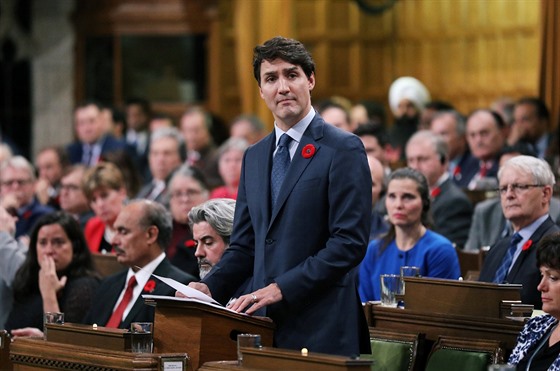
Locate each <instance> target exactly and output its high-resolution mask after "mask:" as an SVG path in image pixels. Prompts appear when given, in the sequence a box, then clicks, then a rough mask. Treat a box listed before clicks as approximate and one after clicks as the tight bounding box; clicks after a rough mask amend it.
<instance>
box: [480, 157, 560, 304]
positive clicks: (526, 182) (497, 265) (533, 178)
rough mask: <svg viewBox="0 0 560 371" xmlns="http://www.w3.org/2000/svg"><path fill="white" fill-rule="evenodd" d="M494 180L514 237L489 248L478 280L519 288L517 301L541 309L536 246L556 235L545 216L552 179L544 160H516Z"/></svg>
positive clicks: (527, 158) (528, 158)
mask: <svg viewBox="0 0 560 371" xmlns="http://www.w3.org/2000/svg"><path fill="white" fill-rule="evenodd" d="M498 180H499V193H500V197H501V201H502V210H503V212H504V216H505V217H506V219H508V220H509V221H510V222H511V225H512V227H513V232H514V233H513V235H512V236H508V237H505V238H503V239H500V240H498V242H496V243H495V244H494V245H493V246H492V247H491V248H490V251H489V252H488V255H487V256H486V259H485V260H484V265H483V266H482V270H481V272H480V278H479V280H480V281H483V282H495V283H518V284H522V285H523V288H522V289H521V301H522V302H523V303H526V304H533V305H534V306H535V309H541V308H542V300H541V294H540V292H539V291H538V290H537V285H538V284H539V282H540V280H541V273H540V271H539V268H538V267H537V260H536V245H537V243H538V242H539V241H540V240H541V238H543V237H544V236H546V235H548V234H551V233H554V232H557V231H560V228H559V227H558V226H557V225H555V224H554V222H553V221H552V219H551V218H550V215H549V206H550V199H551V197H552V187H553V185H554V182H555V181H554V175H553V174H552V171H551V170H550V166H549V165H548V164H547V163H546V162H545V161H544V160H541V159H537V158H535V157H531V156H517V157H514V158H512V159H510V160H508V161H507V162H506V163H505V164H504V165H503V166H502V167H501V168H500V171H499V172H498ZM496 227H498V226H496ZM517 236H520V237H517Z"/></svg>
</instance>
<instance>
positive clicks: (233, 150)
mask: <svg viewBox="0 0 560 371" xmlns="http://www.w3.org/2000/svg"><path fill="white" fill-rule="evenodd" d="M248 147H249V143H247V141H246V140H245V139H242V138H229V139H228V140H227V141H226V142H225V143H224V144H222V145H221V146H220V148H218V172H219V173H220V177H221V178H222V180H223V181H224V185H223V186H221V187H217V188H214V189H213V190H212V192H211V193H210V198H231V199H234V200H235V199H237V187H238V186H239V178H240V177H241V163H242V162H243V154H244V153H245V150H246V149H247V148H248Z"/></svg>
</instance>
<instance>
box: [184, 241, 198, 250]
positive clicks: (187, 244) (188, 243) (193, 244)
mask: <svg viewBox="0 0 560 371" xmlns="http://www.w3.org/2000/svg"><path fill="white" fill-rule="evenodd" d="M185 247H188V248H189V249H192V248H194V247H196V241H195V240H186V241H185Z"/></svg>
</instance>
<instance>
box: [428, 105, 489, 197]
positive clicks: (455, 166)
mask: <svg viewBox="0 0 560 371" xmlns="http://www.w3.org/2000/svg"><path fill="white" fill-rule="evenodd" d="M430 130H431V131H432V133H434V134H438V135H441V136H442V137H443V139H444V140H445V142H446V143H447V149H448V151H449V153H448V155H449V156H448V157H449V161H448V162H449V163H448V166H447V170H448V172H449V174H450V175H451V179H452V180H453V182H454V183H455V184H456V185H457V186H458V187H461V188H467V185H468V181H466V180H467V178H468V177H469V176H470V177H471V178H472V176H474V174H473V175H469V174H467V172H466V170H467V169H475V168H478V160H477V159H476V158H474V157H473V156H472V154H471V151H470V150H469V147H468V146H467V139H466V138H465V130H466V124H465V118H464V117H463V115H461V114H460V113H459V112H457V111H455V110H449V111H441V112H439V113H437V114H436V116H434V118H433V119H432V122H431V124H430Z"/></svg>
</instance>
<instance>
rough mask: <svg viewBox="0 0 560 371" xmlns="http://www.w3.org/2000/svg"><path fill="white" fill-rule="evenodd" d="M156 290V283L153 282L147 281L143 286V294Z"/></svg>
mask: <svg viewBox="0 0 560 371" xmlns="http://www.w3.org/2000/svg"><path fill="white" fill-rule="evenodd" d="M155 289H156V281H154V280H149V281H148V282H146V284H145V285H144V291H145V292H149V293H151V292H153V291H154V290H155Z"/></svg>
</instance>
